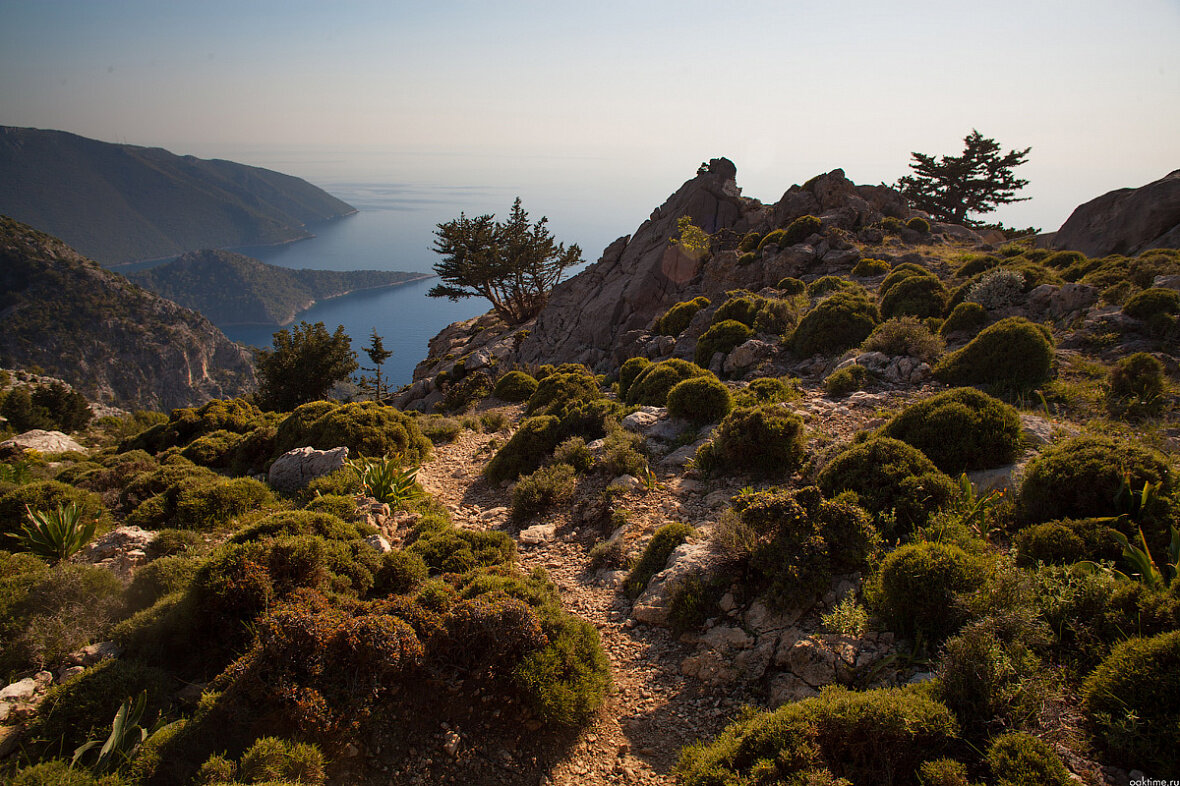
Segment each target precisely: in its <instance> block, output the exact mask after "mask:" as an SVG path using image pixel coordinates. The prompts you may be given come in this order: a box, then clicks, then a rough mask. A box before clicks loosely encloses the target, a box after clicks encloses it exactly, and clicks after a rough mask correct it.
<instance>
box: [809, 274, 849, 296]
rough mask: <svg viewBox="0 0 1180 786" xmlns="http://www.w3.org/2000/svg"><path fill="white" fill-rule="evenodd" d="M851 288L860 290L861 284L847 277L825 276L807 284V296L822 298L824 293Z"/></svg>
mask: <svg viewBox="0 0 1180 786" xmlns="http://www.w3.org/2000/svg"><path fill="white" fill-rule="evenodd" d="M849 290H851V291H854V292H855V291H859V290H860V286H859V285H857V284H854V283H852V282H851V281H848V280H847V279H844V278H840V277H839V276H823V277H821V278H817V279H816V280H815V281H812V282H811V283H810V284H808V285H807V296H808V297H809V298H812V299H815V298H821V297H823V296H824V295H829V294H831V293H833V292H842V291H849Z"/></svg>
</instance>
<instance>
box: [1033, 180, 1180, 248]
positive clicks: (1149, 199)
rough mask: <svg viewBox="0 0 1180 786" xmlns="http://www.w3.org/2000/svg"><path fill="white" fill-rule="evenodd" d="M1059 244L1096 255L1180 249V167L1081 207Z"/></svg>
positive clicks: (1056, 239) (1062, 232) (1056, 238)
mask: <svg viewBox="0 0 1180 786" xmlns="http://www.w3.org/2000/svg"><path fill="white" fill-rule="evenodd" d="M1051 245H1052V247H1053V248H1058V249H1069V250H1071V251H1081V252H1082V253H1083V254H1085V255H1087V256H1091V257H1102V256H1106V255H1107V254H1126V255H1128V256H1133V255H1135V254H1138V253H1139V252H1141V251H1145V250H1147V249H1149V248H1180V169H1177V170H1176V171H1174V172H1171V173H1169V174H1168V175H1166V176H1165V177H1162V178H1160V179H1159V180H1156V181H1155V182H1154V183H1148V184H1147V185H1145V186H1141V187H1140V188H1120V189H1116V190H1115V191H1111V192H1109V193H1106V194H1103V195H1102V196H1100V197H1098V198H1097V199H1091V200H1090V201H1089V202H1087V203H1085V204H1084V205H1080V206H1079V207H1077V208H1076V209H1075V210H1074V211H1073V213H1071V214H1070V216H1069V218H1068V219H1067V220H1066V222H1065V223H1064V224H1062V225H1061V229H1059V230H1057V233H1056V234H1055V235H1054V236H1053V239H1052V241H1051Z"/></svg>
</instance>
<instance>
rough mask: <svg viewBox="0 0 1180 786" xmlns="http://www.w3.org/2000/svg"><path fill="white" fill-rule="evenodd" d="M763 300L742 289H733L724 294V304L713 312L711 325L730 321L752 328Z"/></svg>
mask: <svg viewBox="0 0 1180 786" xmlns="http://www.w3.org/2000/svg"><path fill="white" fill-rule="evenodd" d="M763 300H764V298H761V297H759V296H758V295H755V294H753V293H751V292H747V291H746V290H744V289H734V290H731V291H729V292H726V293H725V302H723V303H722V304H721V305H720V306H718V307H717V310H716V311H714V312H713V318H712V321H711V322H710V323H709V324H711V325H716V324H718V323H720V322H727V321H730V320H733V321H736V322H741V323H742V324H743V325H745V326H746V327H750V328H752V327H754V319H755V318H756V317H757V316H758V307H759V306H760V305H761V303H762V301H763Z"/></svg>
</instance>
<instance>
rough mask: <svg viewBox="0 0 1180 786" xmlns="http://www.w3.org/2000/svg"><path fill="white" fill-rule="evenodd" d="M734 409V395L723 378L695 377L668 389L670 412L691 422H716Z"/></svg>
mask: <svg viewBox="0 0 1180 786" xmlns="http://www.w3.org/2000/svg"><path fill="white" fill-rule="evenodd" d="M731 409H733V397H732V396H731V395H730V393H729V388H727V387H726V386H725V385H724V384H723V383H722V382H721V380H719V379H717V378H716V377H714V376H712V375H710V376H707V377H693V378H692V379H686V380H684V381H683V382H678V383H676V386H675V387H673V388H672V389H671V390H669V391H668V414H669V415H671V416H672V417H676V418H683V419H684V420H687V421H689V422H691V423H696V424H705V423H716V422H717V421H719V420H721V418H723V417H725V416H726V415H727V414H729V411H730V410H731Z"/></svg>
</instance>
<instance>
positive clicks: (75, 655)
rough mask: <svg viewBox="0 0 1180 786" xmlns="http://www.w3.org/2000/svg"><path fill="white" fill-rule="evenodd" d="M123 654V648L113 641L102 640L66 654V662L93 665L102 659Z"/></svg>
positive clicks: (77, 664)
mask: <svg viewBox="0 0 1180 786" xmlns="http://www.w3.org/2000/svg"><path fill="white" fill-rule="evenodd" d="M122 654H123V648H122V647H120V646H119V645H118V644H116V643H115V642H113V641H100V642H98V643H97V644H91V645H89V646H86V647H83V648H82V649H80V650H77V651H75V652H71V653H70V654H69V655H67V656H66V662H67V663H69V664H71V665H73V666H93V665H94V664H95V663H98V662H100V661H104V660H109V659H111V658H117V657H119V656H120V655H122Z"/></svg>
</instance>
